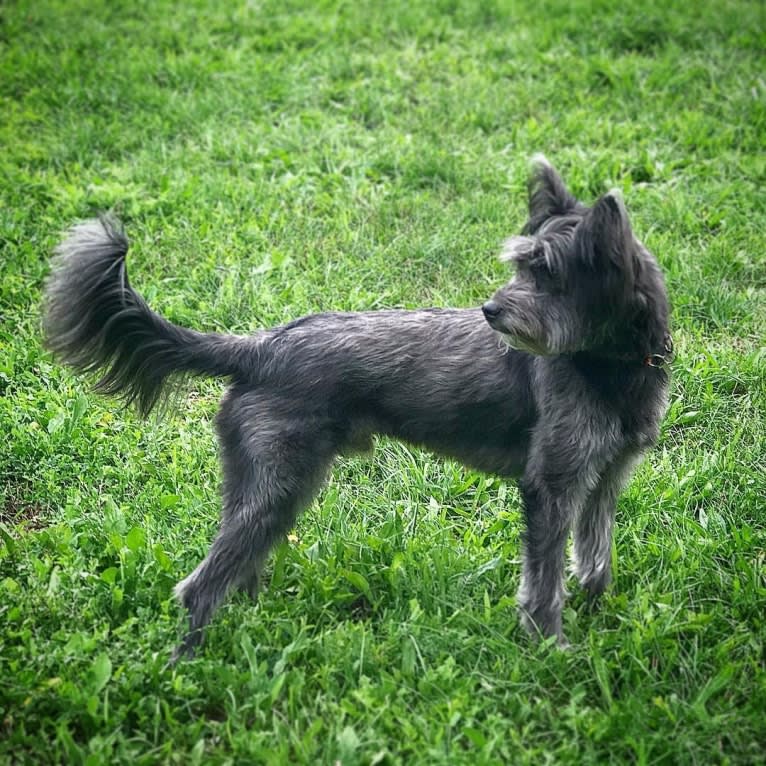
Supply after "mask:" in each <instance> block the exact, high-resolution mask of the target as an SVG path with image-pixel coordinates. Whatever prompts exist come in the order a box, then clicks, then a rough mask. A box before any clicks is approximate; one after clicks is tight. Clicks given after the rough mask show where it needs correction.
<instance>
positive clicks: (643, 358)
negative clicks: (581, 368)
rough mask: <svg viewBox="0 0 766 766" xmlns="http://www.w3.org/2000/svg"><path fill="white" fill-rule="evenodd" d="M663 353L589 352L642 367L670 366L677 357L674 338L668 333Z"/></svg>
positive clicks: (664, 341) (663, 343) (663, 344)
mask: <svg viewBox="0 0 766 766" xmlns="http://www.w3.org/2000/svg"><path fill="white" fill-rule="evenodd" d="M662 346H663V348H662V353H653V354H647V355H643V354H618V353H614V354H612V353H610V352H608V351H607V352H602V351H594V352H589V353H590V354H591V355H592V356H597V357H599V356H600V357H602V358H604V359H614V360H616V361H619V362H634V363H636V364H640V365H641V366H642V367H655V368H663V367H668V366H670V364H671V363H672V362H673V359H675V354H674V353H673V339H672V338H671V337H670V335H666V336H665V338H664V339H663V342H662Z"/></svg>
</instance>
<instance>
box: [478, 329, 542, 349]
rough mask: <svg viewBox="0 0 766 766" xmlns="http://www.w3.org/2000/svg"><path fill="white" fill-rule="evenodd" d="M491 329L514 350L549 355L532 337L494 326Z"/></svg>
mask: <svg viewBox="0 0 766 766" xmlns="http://www.w3.org/2000/svg"><path fill="white" fill-rule="evenodd" d="M492 329H493V330H494V331H495V332H496V333H497V334H498V335H499V336H500V337H501V338H502V340H503V342H504V343H506V344H507V345H509V346H510V347H511V348H512V349H514V351H525V352H526V353H528V354H534V355H535V356H550V351H549V350H548V349H547V348H545V347H544V346H541V345H540V344H539V343H538V342H537V341H535V340H533V339H532V338H529V337H527V336H524V335H519V334H517V333H513V334H512V333H509V332H508V331H507V330H505V329H498V328H496V327H493V328H492Z"/></svg>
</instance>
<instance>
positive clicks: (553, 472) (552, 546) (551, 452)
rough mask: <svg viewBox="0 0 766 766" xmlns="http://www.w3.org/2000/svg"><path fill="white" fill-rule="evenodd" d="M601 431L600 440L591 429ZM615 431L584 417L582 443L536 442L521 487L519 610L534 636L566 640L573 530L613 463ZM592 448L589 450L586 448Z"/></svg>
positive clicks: (567, 439)
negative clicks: (569, 541) (566, 575)
mask: <svg viewBox="0 0 766 766" xmlns="http://www.w3.org/2000/svg"><path fill="white" fill-rule="evenodd" d="M589 425H590V426H593V431H594V433H595V432H596V431H595V429H596V427H598V431H597V433H598V434H599V436H598V438H596V436H594V435H592V434H591V433H590V431H591V429H589V428H588V426H589ZM615 431H616V429H613V428H610V427H609V424H608V423H606V422H602V419H600V418H597V416H591V418H585V417H584V418H583V419H582V421H581V428H580V429H579V439H578V441H577V442H574V441H573V440H572V438H571V433H567V434H563V433H557V432H554V431H549V432H546V431H543V432H542V433H540V434H539V436H538V438H537V439H536V440H534V443H533V445H532V449H531V455H530V459H529V460H528V462H527V467H526V470H525V472H524V476H523V478H522V480H521V481H520V483H519V488H520V490H521V494H522V499H523V502H524V515H525V520H526V530H525V533H524V563H523V569H522V575H521V586H520V587H519V592H518V598H517V600H518V605H519V610H520V613H521V620H522V623H523V624H524V626H525V627H526V628H527V630H528V631H529V632H530V633H533V634H534V633H539V634H541V635H542V636H543V637H546V638H547V637H549V636H556V637H557V638H558V642H559V644H560V645H562V646H565V645H566V640H565V639H564V634H563V631H562V627H561V611H562V608H563V606H564V600H565V597H566V590H565V588H564V560H565V548H566V542H567V537H568V535H569V530H570V528H571V526H572V522H573V521H574V519H575V518H578V516H579V514H580V512H581V510H582V508H583V505H584V503H585V502H586V500H587V498H588V496H589V495H590V494H591V493H592V492H593V489H594V487H595V486H596V484H597V483H598V479H599V476H601V474H602V472H603V471H604V469H605V467H606V466H607V465H608V464H609V462H610V461H611V460H612V459H613V454H614V449H615V443H616V441H617V439H616V438H614V437H613V436H612V435H613V434H614V433H615ZM586 447H587V448H586Z"/></svg>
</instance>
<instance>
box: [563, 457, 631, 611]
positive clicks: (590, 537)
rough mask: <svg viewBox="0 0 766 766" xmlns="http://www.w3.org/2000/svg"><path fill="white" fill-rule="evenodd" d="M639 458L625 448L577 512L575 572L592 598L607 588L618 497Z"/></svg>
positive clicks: (610, 568) (610, 573) (605, 471)
mask: <svg viewBox="0 0 766 766" xmlns="http://www.w3.org/2000/svg"><path fill="white" fill-rule="evenodd" d="M640 458H641V453H640V452H635V451H626V452H625V453H624V454H622V455H621V456H620V457H619V458H618V459H617V460H615V461H614V462H613V463H611V464H610V465H609V466H607V468H606V469H605V470H604V472H603V474H602V475H601V478H600V479H599V482H598V485H597V486H596V488H595V489H594V490H593V492H592V493H591V495H590V496H589V497H588V499H587V501H586V503H585V505H584V507H583V508H582V510H581V511H580V512H579V513H578V515H577V521H576V522H575V527H574V571H575V574H576V575H577V579H578V580H579V581H580V585H582V587H583V588H585V590H586V591H587V592H588V596H589V598H590V599H591V600H592V601H595V600H596V599H597V598H598V597H599V596H600V595H601V594H602V593H603V592H604V591H605V590H606V588H607V586H608V585H609V583H610V581H611V579H612V561H611V559H612V531H613V527H614V514H615V510H616V507H617V498H618V497H619V494H620V492H621V491H622V489H623V487H624V486H625V484H627V482H628V479H629V478H630V475H631V473H632V472H633V469H634V468H635V466H636V464H637V463H638V461H639V459H640Z"/></svg>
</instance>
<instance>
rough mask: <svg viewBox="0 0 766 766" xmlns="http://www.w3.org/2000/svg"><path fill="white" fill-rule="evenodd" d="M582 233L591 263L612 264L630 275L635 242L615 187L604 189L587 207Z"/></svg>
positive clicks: (623, 205) (625, 211) (623, 204)
mask: <svg viewBox="0 0 766 766" xmlns="http://www.w3.org/2000/svg"><path fill="white" fill-rule="evenodd" d="M583 234H584V235H585V236H586V237H587V243H586V244H587V245H588V249H589V250H591V252H592V256H593V262H594V265H600V264H601V265H605V264H607V263H611V264H613V265H615V266H616V267H617V268H619V269H620V270H621V271H624V272H626V275H630V274H631V273H632V271H633V268H632V267H631V264H632V261H633V255H634V252H635V249H636V241H635V238H634V237H633V229H632V227H631V225H630V219H629V218H628V211H627V210H626V209H625V203H624V202H623V201H622V194H620V192H619V191H618V190H616V189H613V190H612V191H609V192H607V193H606V194H605V195H604V196H603V197H601V199H599V201H598V202H596V204H595V205H594V206H593V207H592V208H591V209H590V211H589V212H588V214H587V216H586V219H585V227H584V231H583Z"/></svg>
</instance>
